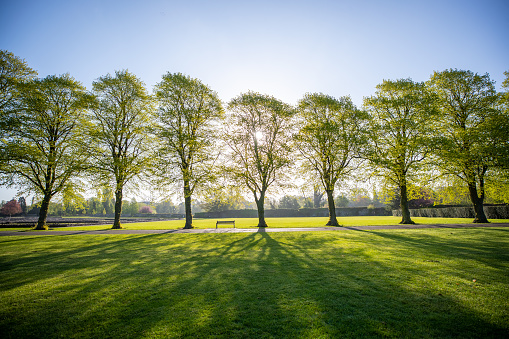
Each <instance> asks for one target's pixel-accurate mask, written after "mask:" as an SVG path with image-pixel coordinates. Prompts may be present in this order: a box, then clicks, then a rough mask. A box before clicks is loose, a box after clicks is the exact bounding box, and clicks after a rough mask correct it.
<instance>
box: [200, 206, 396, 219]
mask: <svg viewBox="0 0 509 339" xmlns="http://www.w3.org/2000/svg"><path fill="white" fill-rule="evenodd" d="M336 215H337V216H338V217H346V216H366V215H377V216H380V215H390V212H389V211H387V210H386V209H385V208H383V207H377V208H367V207H341V208H336ZM194 216H195V217H196V218H215V219H221V218H257V217H258V211H257V210H253V209H243V210H229V211H220V212H199V213H195V214H194ZM328 216H329V210H328V209H327V208H301V209H283V208H280V209H266V210H265V217H267V218H280V217H328Z"/></svg>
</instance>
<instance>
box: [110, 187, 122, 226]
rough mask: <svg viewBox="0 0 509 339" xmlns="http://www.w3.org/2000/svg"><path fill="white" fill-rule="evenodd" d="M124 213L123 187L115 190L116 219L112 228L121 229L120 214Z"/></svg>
mask: <svg viewBox="0 0 509 339" xmlns="http://www.w3.org/2000/svg"><path fill="white" fill-rule="evenodd" d="M121 214H122V188H117V190H116V191H115V221H113V227H112V229H121V228H122V225H121V224H120V215H121Z"/></svg>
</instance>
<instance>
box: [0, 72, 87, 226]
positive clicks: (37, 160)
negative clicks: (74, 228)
mask: <svg viewBox="0 0 509 339" xmlns="http://www.w3.org/2000/svg"><path fill="white" fill-rule="evenodd" d="M18 96H19V97H18V99H17V101H18V102H17V104H16V105H17V106H16V111H15V112H14V113H13V114H11V116H10V124H11V125H10V130H9V134H8V137H7V138H4V139H3V141H2V150H3V152H5V153H4V154H6V155H7V158H8V160H7V161H6V162H4V165H3V166H2V169H1V170H2V172H3V173H4V174H5V175H4V177H3V178H4V180H5V181H4V182H5V183H7V184H8V185H10V186H16V187H20V188H24V189H25V190H27V191H29V192H33V193H36V194H38V195H40V196H42V203H41V212H40V214H39V221H38V223H37V229H44V228H45V227H46V226H45V223H46V216H47V212H48V206H49V202H50V200H51V198H52V197H53V196H54V195H55V194H57V193H60V192H62V191H63V190H65V189H69V187H70V186H73V184H75V183H76V182H75V178H76V176H77V175H78V174H79V173H80V172H81V171H83V169H84V168H85V166H86V160H87V157H86V152H85V139H84V134H85V126H86V122H85V112H86V109H87V108H88V107H89V104H90V96H89V95H88V94H87V93H86V90H85V88H84V87H83V86H82V85H81V84H80V83H79V82H77V81H76V80H74V78H72V77H71V76H70V75H68V74H65V75H61V76H48V77H46V78H44V79H33V80H30V81H26V82H25V83H23V84H21V85H19V86H18Z"/></svg>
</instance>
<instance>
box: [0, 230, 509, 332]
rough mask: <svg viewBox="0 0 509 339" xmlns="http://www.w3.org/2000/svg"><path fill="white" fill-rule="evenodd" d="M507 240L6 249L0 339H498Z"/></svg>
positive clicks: (257, 237)
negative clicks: (379, 338)
mask: <svg viewBox="0 0 509 339" xmlns="http://www.w3.org/2000/svg"><path fill="white" fill-rule="evenodd" d="M508 272H509V229H507V228H474V229H418V230H377V231H343V232H313V233H301V232H296V233H265V232H259V233H253V234H239V233H237V234H173V235H169V234H159V235H72V236H45V237H39V236H20V237H0V300H1V303H0V337H1V338H56V337H63V338H103V337H110V338H182V337H184V338H211V337H212V338H339V337H341V338H349V337H351V338H366V337H367V338H369V337H373V338H378V337H396V338H448V337H451V338H504V337H507V335H508V333H509V309H508V303H507V300H509V284H508V282H509V274H508Z"/></svg>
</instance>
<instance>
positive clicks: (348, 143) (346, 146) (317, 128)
mask: <svg viewBox="0 0 509 339" xmlns="http://www.w3.org/2000/svg"><path fill="white" fill-rule="evenodd" d="M366 121H367V116H366V114H365V112H363V111H361V110H359V109H357V107H355V105H354V104H353V103H352V100H351V99H350V97H341V98H339V99H336V98H333V97H331V96H329V95H325V94H322V93H314V94H306V95H305V96H304V98H303V99H302V100H300V101H299V125H300V126H301V127H300V130H299V131H298V133H297V134H296V135H295V140H296V141H297V143H296V145H297V148H298V150H299V151H300V153H301V154H302V156H303V157H304V158H305V159H306V165H307V166H308V167H310V168H311V170H312V171H313V172H314V173H315V175H316V176H317V177H318V180H319V182H320V183H321V184H322V187H323V189H324V190H325V192H326V193H327V201H328V207H329V221H328V222H327V225H330V226H337V225H338V221H337V219H336V207H335V203H334V188H335V186H336V184H337V183H338V181H339V180H341V179H346V178H348V176H349V174H351V172H352V171H353V170H355V169H356V167H357V166H356V165H357V164H356V163H355V159H359V157H360V151H361V148H362V147H363V144H364V143H365V138H364V132H363V131H364V127H365V124H366Z"/></svg>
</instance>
